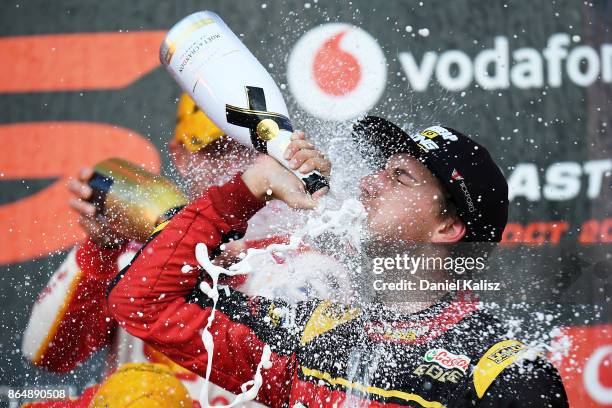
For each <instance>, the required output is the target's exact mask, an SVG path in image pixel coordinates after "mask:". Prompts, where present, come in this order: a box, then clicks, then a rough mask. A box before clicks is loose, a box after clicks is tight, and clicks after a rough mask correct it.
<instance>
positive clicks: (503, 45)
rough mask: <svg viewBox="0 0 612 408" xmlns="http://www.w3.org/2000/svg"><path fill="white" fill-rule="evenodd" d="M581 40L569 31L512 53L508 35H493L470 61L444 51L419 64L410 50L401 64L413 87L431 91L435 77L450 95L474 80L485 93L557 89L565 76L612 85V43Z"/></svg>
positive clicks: (425, 56) (462, 54)
mask: <svg viewBox="0 0 612 408" xmlns="http://www.w3.org/2000/svg"><path fill="white" fill-rule="evenodd" d="M572 41H574V42H579V41H580V38H579V37H578V36H574V37H571V36H570V35H569V34H567V33H555V34H552V35H551V36H550V37H549V38H548V41H547V43H546V45H544V44H542V46H543V47H544V48H543V49H542V50H541V51H540V49H536V48H530V47H525V48H518V49H515V50H513V51H511V50H510V45H509V40H508V37H506V36H498V37H495V39H494V41H493V47H492V48H487V49H484V50H482V51H480V52H479V53H478V54H476V55H475V56H474V58H473V59H472V58H471V57H470V56H469V55H468V54H466V53H465V52H463V51H461V50H447V51H443V52H441V53H437V52H434V51H427V52H425V53H424V54H423V55H422V56H421V58H420V61H419V58H418V57H415V56H414V55H413V54H412V53H411V52H401V53H400V54H399V60H400V63H401V65H402V68H403V70H404V73H405V75H406V78H407V79H408V83H409V85H410V88H411V89H414V90H415V91H418V92H424V91H426V90H427V88H428V86H429V84H430V82H431V79H432V77H433V76H434V73H435V78H436V80H437V81H438V83H439V84H440V86H442V87H443V88H445V89H448V90H449V91H461V90H464V89H467V88H468V87H469V86H470V85H471V84H472V82H474V80H475V81H476V84H477V86H480V87H482V88H484V89H488V90H493V89H508V88H510V87H511V86H515V87H517V88H520V89H529V88H543V87H544V86H549V87H551V88H558V87H560V86H561V85H562V83H563V78H564V75H563V73H564V72H565V74H566V76H567V78H568V79H569V80H570V82H572V83H574V84H576V85H578V86H583V87H586V86H589V85H591V84H593V83H594V82H595V81H596V80H597V79H598V78H600V79H601V81H603V82H607V83H610V82H612V44H601V46H600V47H599V49H598V48H594V47H592V46H589V45H576V46H575V47H573V48H570V44H571V42H572Z"/></svg>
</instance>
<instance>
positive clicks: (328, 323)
mask: <svg viewBox="0 0 612 408" xmlns="http://www.w3.org/2000/svg"><path fill="white" fill-rule="evenodd" d="M360 313H361V310H360V309H352V308H350V307H348V306H344V305H339V304H336V303H332V302H330V301H329V300H326V301H324V302H321V304H319V306H317V308H316V309H315V310H314V312H313V313H312V315H311V316H310V319H309V320H308V323H306V327H305V328H304V332H303V333H302V338H301V340H300V343H301V344H302V345H305V344H306V343H309V342H311V341H312V340H314V339H315V338H317V337H318V336H320V335H321V334H323V333H326V332H328V331H330V330H332V329H333V328H335V327H337V326H340V325H341V324H343V323H346V322H349V321H351V320H353V319H354V318H356V317H357V316H359V315H360Z"/></svg>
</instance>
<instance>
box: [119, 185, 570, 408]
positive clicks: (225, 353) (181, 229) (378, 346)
mask: <svg viewBox="0 0 612 408" xmlns="http://www.w3.org/2000/svg"><path fill="white" fill-rule="evenodd" d="M262 204H263V203H261V202H259V201H258V200H257V199H256V198H255V197H254V196H253V195H252V194H251V193H250V192H249V190H248V188H247V187H246V185H245V184H244V183H243V182H242V179H241V178H240V175H237V176H236V177H234V178H233V179H232V181H230V182H229V183H227V184H225V185H224V186H221V187H212V188H210V189H209V190H208V191H207V192H206V193H205V194H204V195H203V196H202V197H201V198H199V199H197V200H195V201H194V202H192V203H191V204H189V205H188V206H187V207H185V208H184V209H183V210H182V211H181V212H179V213H178V214H177V215H175V216H174V218H172V219H171V220H170V221H169V222H168V223H167V224H166V225H165V227H164V228H163V229H161V230H160V231H158V232H157V233H156V234H155V235H154V236H152V238H151V239H150V240H149V241H148V243H147V244H146V246H144V247H143V248H142V250H141V251H140V252H139V254H138V255H137V256H136V257H135V258H134V260H133V261H132V263H131V265H130V266H128V267H127V268H126V269H124V270H123V271H122V272H121V273H120V274H119V275H118V276H117V277H116V278H115V279H114V281H113V282H111V284H110V286H109V296H108V302H109V308H110V310H111V313H113V315H114V316H115V318H116V319H117V320H118V321H119V322H120V325H121V326H122V327H124V328H125V329H126V330H127V331H128V332H130V333H131V334H133V335H135V336H137V337H140V338H142V339H143V340H144V341H145V342H146V343H148V344H151V345H153V347H155V348H156V349H158V350H160V351H162V352H163V353H165V354H166V355H168V356H170V357H171V358H172V359H173V360H174V361H176V362H179V363H180V364H181V365H183V366H184V367H186V368H188V369H189V370H192V371H193V372H196V373H199V374H200V375H204V373H205V370H206V364H207V360H208V358H209V356H208V355H207V354H206V352H205V348H204V344H203V342H202V340H201V334H202V329H203V327H204V326H205V325H206V324H207V321H208V318H209V316H210V314H211V310H212V301H211V300H210V299H209V298H208V297H207V296H206V295H205V294H204V293H202V292H201V291H200V290H199V282H200V281H201V280H202V279H207V278H206V277H205V272H203V271H202V270H201V269H197V268H194V269H192V270H191V271H189V272H183V271H181V268H182V267H183V265H185V264H188V265H192V266H193V265H197V261H196V259H195V253H194V252H195V251H194V249H195V246H196V244H197V243H200V242H202V243H204V244H205V245H206V246H207V248H208V250H209V254H210V253H213V254H214V253H215V251H217V248H218V247H219V245H220V244H221V243H222V242H223V241H224V240H225V239H226V238H227V237H229V236H232V235H234V234H236V233H238V234H242V233H244V231H245V229H246V225H247V223H246V222H247V220H248V219H249V217H251V216H252V215H253V214H255V212H256V211H257V210H258V209H259V208H261V206H262ZM219 293H220V297H219V300H218V305H217V307H218V310H217V311H216V314H215V318H214V320H213V322H212V327H211V329H210V333H211V334H212V336H213V340H214V356H213V370H212V374H211V380H212V381H213V382H215V383H216V384H219V385H221V386H223V387H225V388H226V389H227V390H229V391H231V392H234V393H237V392H240V385H241V384H243V383H245V382H247V381H250V380H252V379H253V376H254V373H255V371H256V367H257V365H258V363H259V361H260V357H261V355H262V350H263V348H264V345H269V346H270V348H271V350H272V357H271V361H272V366H271V368H270V369H267V370H265V369H264V370H263V371H262V375H263V386H262V387H261V389H260V391H259V394H258V396H257V399H258V401H260V402H262V403H264V404H267V405H269V406H271V407H281V406H290V407H304V406H306V407H336V406H342V405H343V404H344V403H348V405H347V406H361V405H362V404H363V405H364V406H371V407H379V406H391V407H395V406H398V407H399V406H409V407H429V408H443V407H468V406H469V407H472V406H477V407H490V408H493V407H502V408H503V407H508V408H510V407H526V406H529V407H538V408H539V407H566V406H567V399H566V396H565V391H564V388H563V385H562V383H561V380H560V378H559V375H558V373H557V372H556V370H555V369H554V368H553V367H552V365H551V364H550V363H548V362H547V361H546V360H545V359H544V358H543V357H542V356H538V355H531V356H530V357H529V358H527V356H529V354H530V353H529V350H528V347H526V346H525V345H524V344H522V343H521V342H519V341H515V340H512V339H507V338H505V337H504V335H503V333H504V332H505V330H504V329H503V326H502V325H501V324H500V323H499V322H498V321H497V320H496V319H494V318H493V317H491V316H490V315H488V314H487V313H485V312H484V311H482V310H480V309H479V308H478V307H477V304H476V303H474V302H471V301H470V300H469V299H468V298H466V297H460V296H459V297H451V296H450V295H449V296H447V297H446V298H444V299H442V300H440V301H439V302H438V303H436V304H434V305H433V306H431V307H430V308H428V309H426V310H424V311H422V312H418V313H415V314H412V315H401V314H399V313H397V312H395V311H393V310H390V309H385V308H382V307H380V306H378V307H376V306H373V307H371V308H365V309H361V308H353V307H349V306H345V305H340V304H334V303H331V302H329V301H318V300H313V301H306V302H301V303H298V304H295V305H289V304H285V303H283V302H281V301H276V300H269V299H264V298H261V297H248V296H246V295H244V294H242V293H241V292H239V291H237V290H233V289H231V288H229V289H228V290H220V291H219Z"/></svg>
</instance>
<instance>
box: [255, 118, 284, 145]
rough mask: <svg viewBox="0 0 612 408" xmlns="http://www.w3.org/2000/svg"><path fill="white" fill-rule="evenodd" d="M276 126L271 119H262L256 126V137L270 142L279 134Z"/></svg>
mask: <svg viewBox="0 0 612 408" xmlns="http://www.w3.org/2000/svg"><path fill="white" fill-rule="evenodd" d="M279 130H280V129H279V127H278V124H277V123H276V122H275V121H273V120H272V119H264V120H262V121H260V122H259V123H258V124H257V129H256V131H257V136H259V138H260V139H262V140H265V141H268V140H272V139H274V138H275V137H276V135H278V132H279Z"/></svg>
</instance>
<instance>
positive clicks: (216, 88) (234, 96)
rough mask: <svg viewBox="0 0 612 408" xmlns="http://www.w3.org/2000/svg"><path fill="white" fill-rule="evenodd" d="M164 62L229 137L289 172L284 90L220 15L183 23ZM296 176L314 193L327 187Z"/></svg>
mask: <svg viewBox="0 0 612 408" xmlns="http://www.w3.org/2000/svg"><path fill="white" fill-rule="evenodd" d="M160 60H161V62H162V64H164V65H165V66H166V68H167V70H168V72H170V74H171V75H172V76H173V77H174V79H175V80H176V81H177V82H178V84H179V85H180V86H181V88H182V89H183V90H185V91H186V92H187V93H189V95H190V96H191V97H192V98H193V100H194V101H195V102H196V103H197V104H198V106H199V107H200V108H201V109H202V110H203V111H204V112H205V113H206V115H207V116H208V117H209V118H210V119H211V120H212V121H213V122H214V123H215V124H216V125H217V126H218V127H219V128H220V129H221V130H222V131H223V132H224V133H225V134H227V135H229V136H231V137H232V138H233V139H235V140H236V141H238V142H239V143H242V144H244V145H246V146H250V147H253V148H255V149H257V150H258V151H260V152H263V153H267V154H270V155H271V156H273V157H274V158H275V159H277V160H278V161H279V162H280V163H282V164H283V165H284V166H285V167H287V168H289V166H288V164H287V161H286V160H285V159H284V158H283V153H284V147H286V146H287V144H288V143H289V138H290V136H291V132H292V131H293V126H292V125H291V121H290V119H289V114H288V111H287V106H286V105H285V101H284V99H283V96H282V94H281V92H280V89H279V88H278V87H277V86H276V83H275V82H274V80H273V79H272V77H271V76H270V74H269V73H268V71H266V69H265V68H264V67H263V66H262V65H261V64H260V63H259V61H258V60H257V59H256V58H255V57H254V56H253V54H251V52H250V51H249V50H248V49H247V48H246V47H245V45H244V44H243V43H242V42H241V41H240V39H238V37H237V36H236V35H235V34H234V33H233V32H232V30H230V29H229V27H228V26H227V25H225V23H224V22H223V20H221V18H220V17H219V16H218V15H216V14H215V13H212V12H210V11H202V12H198V13H194V14H191V15H190V16H187V17H185V18H184V19H182V20H181V21H179V22H178V23H177V24H176V25H174V27H172V29H171V30H170V31H169V32H168V35H167V36H166V38H165V39H164V42H163V43H162V46H161V49H160ZM294 174H296V176H297V177H298V178H300V179H301V180H302V181H303V182H304V184H305V185H306V187H307V191H309V192H314V191H316V190H313V188H315V187H316V186H320V185H323V184H324V185H327V182H326V181H325V180H324V178H323V177H322V176H321V175H320V174H318V173H317V172H314V173H313V174H315V176H313V177H310V178H309V176H311V175H312V174H306V175H304V174H299V173H297V172H294ZM314 179H316V180H318V181H317V182H316V183H315V182H313V181H309V180H314Z"/></svg>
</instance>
